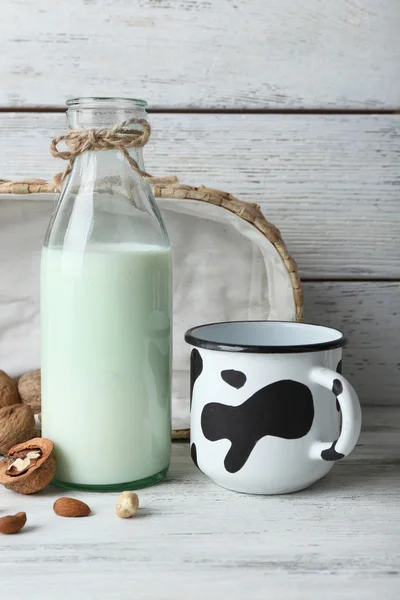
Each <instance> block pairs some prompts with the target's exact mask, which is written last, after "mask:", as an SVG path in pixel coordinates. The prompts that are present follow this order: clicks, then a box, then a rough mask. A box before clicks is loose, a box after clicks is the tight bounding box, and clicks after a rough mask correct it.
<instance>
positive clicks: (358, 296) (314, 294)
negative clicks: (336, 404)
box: [304, 282, 400, 441]
mask: <svg viewBox="0 0 400 600" xmlns="http://www.w3.org/2000/svg"><path fill="white" fill-rule="evenodd" d="M304 303H305V321H306V322H311V323H317V324H320V325H329V326H331V327H334V328H337V329H339V330H340V331H342V332H343V333H344V334H345V336H346V337H347V339H348V346H347V347H346V348H344V350H343V374H344V376H345V377H347V378H348V379H349V381H350V382H351V383H352V385H353V386H354V387H355V389H356V391H357V393H358V395H359V397H360V399H361V402H362V403H363V404H390V403H393V404H397V405H398V404H399V390H400V346H399V322H400V283H399V282H397V283H394V282H393V283H378V282H326V283H323V282H316V283H305V284H304ZM399 441H400V439H399Z"/></svg>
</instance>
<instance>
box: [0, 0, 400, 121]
mask: <svg viewBox="0 0 400 600" xmlns="http://www.w3.org/2000/svg"><path fill="white" fill-rule="evenodd" d="M0 28H1V36H0V40H1V41H0V61H1V62H0V68H1V71H2V85H1V87H0V104H1V105H3V106H9V105H14V106H17V105H18V106H49V105H63V104H64V100H65V97H66V96H70V95H71V94H72V95H103V96H104V95H109V94H113V95H117V94H119V95H125V96H136V95H139V96H140V95H143V96H145V97H146V98H148V99H149V100H151V102H152V104H153V106H158V107H164V108H171V107H174V108H181V107H189V106H190V107H202V108H209V107H213V108H215V107H219V108H245V109H247V108H265V107H269V108H272V107H274V108H278V109H283V108H310V107H312V108H316V109H320V108H354V109H360V108H398V106H399V103H400V89H399V85H398V82H399V79H400V61H399V58H400V37H399V31H400V5H399V2H398V0H362V1H361V0H335V1H334V2H333V1H332V0H307V2H304V0H70V1H69V2H58V3H57V8H56V9H55V5H54V2H51V0H35V2H33V1H32V0H2V12H1V23H0Z"/></svg>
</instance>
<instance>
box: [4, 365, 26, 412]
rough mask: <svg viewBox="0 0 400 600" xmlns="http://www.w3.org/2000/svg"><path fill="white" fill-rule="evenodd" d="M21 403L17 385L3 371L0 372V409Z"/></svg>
mask: <svg viewBox="0 0 400 600" xmlns="http://www.w3.org/2000/svg"><path fill="white" fill-rule="evenodd" d="M18 402H21V399H20V397H19V393H18V388H17V384H16V383H15V381H13V380H12V379H11V377H9V376H8V375H7V373H5V372H4V371H0V408H3V407H4V406H11V405H12V404H18Z"/></svg>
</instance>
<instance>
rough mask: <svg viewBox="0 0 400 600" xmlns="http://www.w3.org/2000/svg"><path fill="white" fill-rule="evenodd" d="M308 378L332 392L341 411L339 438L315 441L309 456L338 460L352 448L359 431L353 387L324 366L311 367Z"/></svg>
mask: <svg viewBox="0 0 400 600" xmlns="http://www.w3.org/2000/svg"><path fill="white" fill-rule="evenodd" d="M310 378H311V380H312V381H314V382H315V383H319V384H320V385H322V386H323V387H325V388H327V389H328V390H329V391H331V392H333V393H334V394H335V396H336V398H337V400H338V402H339V405H340V408H341V411H342V427H341V431H340V435H339V438H338V439H337V440H336V441H335V442H333V444H332V442H315V443H314V444H313V445H312V446H311V451H310V456H311V458H316V459H320V460H327V461H333V460H339V459H340V458H344V457H345V456H347V455H348V454H350V452H351V451H352V450H353V448H354V446H355V445H356V443H357V440H358V438H359V436H360V432H361V407H360V402H359V399H358V396H357V394H356V392H355V390H354V388H353V387H352V386H351V385H350V383H349V382H348V381H347V379H345V378H344V377H343V376H342V375H340V374H339V373H337V372H336V371H332V370H331V369H326V368H325V367H313V368H312V369H311V372H310Z"/></svg>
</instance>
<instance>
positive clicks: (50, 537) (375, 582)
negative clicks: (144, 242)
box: [0, 407, 400, 600]
mask: <svg viewBox="0 0 400 600" xmlns="http://www.w3.org/2000/svg"><path fill="white" fill-rule="evenodd" d="M399 417H400V407H390V408H385V407H371V408H366V409H364V428H363V433H362V437H361V439H360V444H359V445H358V447H357V449H356V450H355V451H354V453H353V454H352V455H351V457H350V458H348V459H347V460H346V461H343V462H341V463H338V464H337V465H336V466H335V468H334V469H333V471H332V472H331V474H330V475H328V476H327V477H326V478H325V479H324V480H322V481H320V482H318V483H317V484H316V485H314V487H312V488H311V489H309V490H306V491H304V492H300V493H297V494H293V495H288V496H275V497H263V496H245V495H242V494H236V493H234V492H229V491H227V490H224V489H222V488H219V487H217V486H215V485H214V484H213V483H211V482H210V481H209V480H208V479H206V478H205V476H204V475H203V474H201V473H200V472H199V471H197V470H196V468H195V467H194V465H193V464H192V463H191V461H190V458H189V452H188V445H187V444H186V443H185V444H184V443H180V444H174V445H173V459H172V465H171V469H170V473H169V476H168V479H167V481H166V482H165V483H163V484H160V485H158V486H156V487H152V488H148V489H146V490H143V491H141V492H140V499H141V506H142V508H141V509H140V511H139V513H138V515H137V516H136V517H135V518H134V519H131V520H122V519H119V518H118V517H117V516H115V514H114V504H115V494H89V493H88V494H84V493H79V494H72V493H71V494H70V495H75V496H76V497H79V498H82V499H83V500H85V501H86V502H88V503H89V504H90V506H91V508H92V510H93V515H92V516H90V517H89V518H86V519H63V518H60V517H57V516H56V515H55V514H54V513H53V512H52V504H53V502H54V500H55V499H56V498H57V497H59V496H61V495H63V491H62V490H59V489H58V488H55V487H50V488H48V489H47V490H46V491H44V492H41V493H40V494H37V495H35V496H30V497H28V496H20V495H17V494H14V493H13V492H10V491H7V490H5V489H4V488H3V489H1V491H0V515H1V516H2V515H4V514H9V513H14V512H17V511H20V510H24V511H26V513H27V515H28V523H27V525H26V527H25V529H24V530H22V532H21V533H19V534H17V535H14V536H1V538H0V597H1V598H2V599H3V598H4V599H7V600H8V599H9V600H19V599H24V600H25V599H29V600H36V599H40V600H46V599H47V598H57V600H63V599H67V598H68V599H71V598H72V599H73V600H80V599H85V600H86V599H92V598H93V599H94V598H95V599H96V600H102V599H107V600H108V599H113V600H114V599H115V600H125V599H127V600H128V599H129V600H132V599H134V598H137V599H140V600H142V599H143V600H144V599H147V598H151V599H159V598H165V599H169V598H171V599H181V598H182V599H184V598H185V599H186V598H207V599H210V598H218V599H221V598H224V597H225V598H234V599H236V598H237V599H239V598H240V599H242V598H243V599H251V600H253V599H257V598H262V599H265V598H271V599H273V600H279V599H281V598H282V599H285V600H291V599H293V600H294V599H295V600H303V599H304V600H306V599H307V600H314V599H315V600H329V599H331V598H333V599H336V598H338V599H339V598H340V599H344V598H351V599H362V600H369V599H371V600H376V598H379V600H389V599H390V600H398V598H399V597H400V574H399V573H400V444H399V441H400V435H399Z"/></svg>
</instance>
